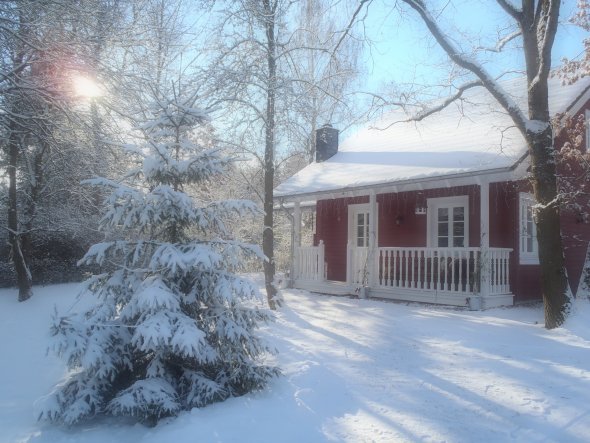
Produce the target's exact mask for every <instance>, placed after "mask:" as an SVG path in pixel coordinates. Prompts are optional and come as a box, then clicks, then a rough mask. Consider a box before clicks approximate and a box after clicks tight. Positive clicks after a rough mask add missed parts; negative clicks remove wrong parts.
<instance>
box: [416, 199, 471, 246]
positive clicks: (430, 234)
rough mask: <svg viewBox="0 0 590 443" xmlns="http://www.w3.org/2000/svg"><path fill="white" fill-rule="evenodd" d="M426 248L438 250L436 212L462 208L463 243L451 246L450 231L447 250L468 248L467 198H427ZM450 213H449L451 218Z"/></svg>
mask: <svg viewBox="0 0 590 443" xmlns="http://www.w3.org/2000/svg"><path fill="white" fill-rule="evenodd" d="M426 206H427V211H426V229H427V233H426V246H427V247H429V248H438V247H439V246H438V229H437V228H438V210H439V209H441V208H448V209H451V208H457V207H461V206H462V207H463V210H464V212H463V213H464V217H465V218H464V220H463V229H464V237H465V239H464V241H463V246H452V238H453V237H452V229H451V230H450V232H449V245H450V246H448V247H449V248H461V247H463V248H468V247H469V196H468V195H457V196H454V197H439V198H429V199H428V200H427V201H426ZM451 214H452V211H449V216H450V217H451Z"/></svg>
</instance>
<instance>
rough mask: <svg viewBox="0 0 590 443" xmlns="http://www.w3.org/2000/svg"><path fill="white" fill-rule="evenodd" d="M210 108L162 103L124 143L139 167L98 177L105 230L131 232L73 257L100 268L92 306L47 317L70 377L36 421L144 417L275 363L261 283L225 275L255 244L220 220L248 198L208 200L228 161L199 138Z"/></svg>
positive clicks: (187, 404) (215, 397) (271, 370)
mask: <svg viewBox="0 0 590 443" xmlns="http://www.w3.org/2000/svg"><path fill="white" fill-rule="evenodd" d="M206 121H207V115H206V113H205V112H203V111H201V110H199V109H195V108H194V107H193V106H192V104H191V101H190V100H189V101H188V102H183V101H181V100H180V99H178V98H174V99H172V100H168V101H166V102H165V103H163V102H160V103H159V104H158V106H157V110H155V112H154V113H153V119H152V120H151V121H149V122H147V123H145V124H144V125H142V126H141V127H140V130H141V131H142V133H143V134H144V137H143V138H144V141H145V143H143V144H142V145H141V146H137V147H135V148H133V149H131V150H130V152H131V155H132V156H134V158H136V159H138V160H139V162H140V164H141V165H140V166H138V168H137V169H136V170H133V171H130V173H128V174H127V176H126V177H125V179H124V180H123V181H122V182H121V183H115V182H113V181H109V180H106V179H95V180H93V181H92V182H93V184H95V185H99V186H106V187H108V188H110V189H111V191H112V193H111V194H110V196H109V197H108V198H107V200H106V215H105V216H104V218H103V219H102V225H103V227H105V228H114V227H117V228H119V229H122V230H123V231H124V232H128V233H129V236H128V238H127V239H122V240H118V241H110V242H105V243H100V244H96V245H94V246H93V247H91V248H90V250H89V251H88V253H87V254H86V255H85V257H84V258H83V259H82V260H81V263H83V264H94V265H99V266H103V267H104V268H106V269H108V271H107V272H104V273H102V274H99V275H95V276H93V277H92V278H90V279H89V280H88V281H87V282H86V283H85V286H84V290H83V292H82V295H84V294H85V293H86V294H88V293H89V294H94V295H95V296H96V297H97V298H98V304H96V306H94V307H92V308H90V309H88V310H86V311H85V312H82V313H80V314H76V315H72V316H67V317H59V316H58V315H57V314H56V315H55V316H54V322H53V325H52V329H51V333H52V335H53V336H54V338H55V345H54V350H55V352H56V353H57V354H58V355H60V356H61V357H62V358H64V359H65V360H66V361H67V364H68V366H69V368H70V369H71V371H72V372H71V376H70V377H69V378H68V379H67V380H66V381H65V382H64V383H63V384H61V385H59V386H58V387H56V389H55V391H54V392H53V393H52V394H50V395H49V396H48V397H47V398H46V399H44V401H43V402H42V406H41V408H40V409H41V411H40V419H43V420H49V421H51V422H57V423H64V424H68V425H69V424H74V423H77V422H79V421H81V420H84V419H88V418H91V417H93V416H96V415H99V414H106V415H116V416H121V415H122V416H132V417H135V418H136V419H138V420H140V421H142V422H145V423H152V424H153V423H155V422H157V420H158V419H160V418H163V417H167V416H173V415H176V414H178V413H179V411H181V410H186V409H190V408H192V407H201V406H205V405H207V404H210V403H213V402H218V401H222V400H224V399H226V398H228V397H231V396H239V395H243V394H245V393H247V392H250V391H253V390H257V389H261V388H263V387H264V385H265V384H266V382H267V381H269V379H270V378H272V377H273V376H276V375H278V373H279V370H278V369H277V368H276V367H272V366H268V365H265V364H263V363H262V361H261V359H262V358H264V356H265V355H266V353H267V352H269V349H268V348H267V347H266V346H265V345H264V344H263V343H262V342H261V340H260V339H259V338H258V337H257V336H256V335H254V331H255V329H256V327H257V325H258V324H259V323H260V322H263V321H266V320H267V319H268V312H267V311H266V312H265V311H263V310H260V309H258V308H257V307H256V303H254V301H255V300H253V298H256V297H257V296H258V289H257V288H255V287H254V286H253V285H252V284H250V283H249V282H248V281H246V280H244V279H242V278H240V277H239V276H237V275H236V274H234V273H233V272H235V271H236V269H238V268H239V265H240V261H241V257H244V255H245V254H246V255H247V254H257V255H259V256H261V253H260V251H259V250H258V248H256V247H254V246H252V245H249V244H244V243H241V242H239V241H235V240H229V239H228V238H227V236H226V230H225V228H224V222H223V220H224V219H226V217H227V216H230V215H231V214H234V215H235V214H236V213H238V214H241V215H245V214H246V213H248V212H255V211H257V209H256V207H255V206H254V205H253V204H252V203H251V202H246V201H219V202H209V203H204V202H202V201H197V200H196V199H194V198H191V197H190V196H189V195H188V194H187V192H188V190H189V189H191V188H192V189H195V190H196V189H199V187H200V188H201V189H202V187H203V186H205V185H206V184H207V183H209V184H211V183H213V178H214V177H215V176H216V175H218V174H220V173H222V172H223V171H224V169H225V168H226V167H227V166H228V165H229V163H230V162H231V159H228V158H225V157H224V156H223V155H222V154H221V153H220V152H219V151H218V150H216V149H210V148H209V149H206V148H203V147H202V146H200V145H199V144H198V143H196V142H195V140H198V135H197V130H198V128H202V127H204V126H205V124H206Z"/></svg>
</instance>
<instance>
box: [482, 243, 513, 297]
mask: <svg viewBox="0 0 590 443" xmlns="http://www.w3.org/2000/svg"><path fill="white" fill-rule="evenodd" d="M510 252H512V249H508V248H489V249H488V254H489V264H490V268H491V269H490V295H494V294H509V293H510Z"/></svg>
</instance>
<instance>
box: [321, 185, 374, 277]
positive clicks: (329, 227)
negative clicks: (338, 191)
mask: <svg viewBox="0 0 590 443" xmlns="http://www.w3.org/2000/svg"><path fill="white" fill-rule="evenodd" d="M368 202H369V197H368V196H367V197H359V198H339V199H332V200H319V201H318V203H317V224H316V236H315V242H316V245H317V244H318V243H319V241H320V240H323V241H324V248H325V249H324V251H325V252H324V253H325V260H326V263H327V264H328V270H327V271H328V272H327V274H328V280H334V281H346V245H347V243H348V205H352V204H359V203H368Z"/></svg>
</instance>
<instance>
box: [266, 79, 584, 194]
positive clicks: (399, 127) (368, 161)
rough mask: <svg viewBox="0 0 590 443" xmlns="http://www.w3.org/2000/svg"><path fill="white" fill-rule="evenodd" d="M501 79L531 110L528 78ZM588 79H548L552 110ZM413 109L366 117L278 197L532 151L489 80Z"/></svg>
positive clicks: (498, 166)
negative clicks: (419, 114) (436, 108)
mask: <svg viewBox="0 0 590 443" xmlns="http://www.w3.org/2000/svg"><path fill="white" fill-rule="evenodd" d="M502 86H503V87H504V89H505V91H506V92H507V93H508V94H509V95H511V96H512V98H513V100H514V101H515V102H516V103H518V104H521V106H522V107H521V109H525V110H526V84H525V82H524V79H514V80H510V81H506V82H503V83H502ZM589 87H590V78H584V79H582V80H580V81H578V82H577V83H575V84H574V85H562V84H561V82H560V80H559V79H551V80H550V82H549V101H550V109H551V114H552V115H555V114H557V113H561V112H565V111H567V110H568V109H569V107H570V106H571V105H572V104H573V103H574V102H575V101H576V100H577V99H578V98H579V97H580V96H581V95H582V94H583V93H584V92H585V91H586V90H587V89H588V88H589ZM409 117H411V114H405V113H404V112H403V111H401V110H397V111H393V112H390V113H388V114H387V115H385V116H384V117H383V118H382V119H381V120H379V121H376V122H373V123H371V124H368V125H366V126H365V127H363V128H362V129H360V130H359V131H358V132H356V133H355V134H354V135H352V136H350V137H348V138H347V139H345V140H344V141H343V143H341V145H340V146H339V149H338V153H337V154H335V155H334V156H333V157H332V158H330V159H328V160H326V161H324V162H322V163H312V164H310V165H309V166H307V167H305V168H304V169H302V170H301V171H299V172H298V173H297V174H295V175H294V176H292V177H291V178H289V179H288V180H286V181H285V182H283V183H282V184H280V185H279V186H278V187H277V188H276V189H275V193H274V194H275V197H289V196H297V195H301V194H306V195H310V194H311V195H312V194H314V193H320V192H327V191H343V190H350V189H354V188H358V187H369V186H374V185H384V184H392V185H394V184H395V183H398V182H407V181H409V180H417V181H420V180H431V179H433V178H437V177H440V178H441V179H442V178H445V177H449V176H455V175H457V174H473V175H476V174H480V173H490V172H493V171H502V170H509V169H511V168H513V167H514V166H515V165H516V164H517V163H519V162H520V161H521V160H522V159H523V158H524V157H525V156H526V154H527V147H526V143H525V141H524V138H523V137H522V135H521V134H520V132H519V131H518V129H517V128H516V127H515V126H514V123H513V122H512V120H511V119H510V117H509V116H508V115H507V114H506V112H505V111H504V110H503V109H502V108H501V107H500V105H499V104H498V103H497V102H496V101H495V99H494V98H493V97H492V96H491V95H490V94H489V93H488V92H487V90H485V89H484V88H475V89H471V90H468V91H466V92H465V93H464V94H463V100H461V101H457V102H455V103H453V104H451V105H450V106H448V107H447V108H445V109H444V110H442V111H441V112H439V113H436V114H434V115H431V116H429V117H427V118H425V119H424V120H422V121H419V122H413V121H412V122H404V120H407V119H408V118H409Z"/></svg>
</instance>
